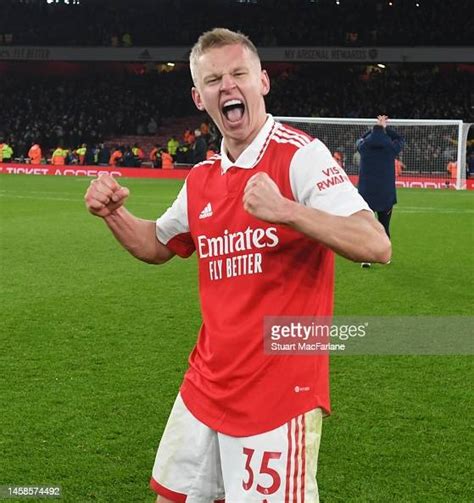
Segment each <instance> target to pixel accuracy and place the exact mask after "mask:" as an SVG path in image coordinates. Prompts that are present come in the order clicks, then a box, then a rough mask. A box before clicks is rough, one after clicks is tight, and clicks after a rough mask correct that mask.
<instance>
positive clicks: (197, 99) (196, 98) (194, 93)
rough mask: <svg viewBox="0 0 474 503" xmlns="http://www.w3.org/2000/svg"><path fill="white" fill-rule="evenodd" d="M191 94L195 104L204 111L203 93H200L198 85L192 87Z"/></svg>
mask: <svg viewBox="0 0 474 503" xmlns="http://www.w3.org/2000/svg"><path fill="white" fill-rule="evenodd" d="M191 96H192V97H193V101H194V104H195V105H196V108H197V109H198V110H200V111H201V112H204V110H205V108H204V103H203V102H202V99H201V95H200V94H199V91H198V90H197V88H196V87H193V88H192V89H191Z"/></svg>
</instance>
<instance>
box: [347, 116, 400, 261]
mask: <svg viewBox="0 0 474 503" xmlns="http://www.w3.org/2000/svg"><path fill="white" fill-rule="evenodd" d="M387 121H388V117H387V116H386V115H379V116H378V117H377V123H376V124H375V126H374V127H373V128H372V129H371V130H369V131H367V133H365V134H364V136H362V138H360V139H359V140H357V142H356V147H357V150H358V151H359V153H360V172H359V184H358V190H359V194H360V195H361V196H362V197H363V198H364V199H365V201H366V202H367V204H368V205H369V207H370V209H371V210H372V211H374V212H376V213H377V218H378V219H379V222H380V223H381V224H382V225H383V227H384V229H385V232H386V234H387V236H388V237H390V219H391V218H392V210H393V206H394V205H395V204H396V203H397V191H396V187H395V159H396V157H397V156H398V155H399V154H400V152H401V151H402V149H403V146H404V143H405V141H404V139H403V138H402V137H401V136H400V135H399V134H398V133H397V132H396V131H395V130H394V129H392V128H389V127H387ZM361 265H362V267H370V265H371V264H370V262H362V264H361Z"/></svg>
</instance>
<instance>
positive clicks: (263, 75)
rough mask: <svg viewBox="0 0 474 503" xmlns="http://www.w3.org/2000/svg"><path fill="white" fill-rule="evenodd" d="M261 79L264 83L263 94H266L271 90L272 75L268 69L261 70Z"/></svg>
mask: <svg viewBox="0 0 474 503" xmlns="http://www.w3.org/2000/svg"><path fill="white" fill-rule="evenodd" d="M260 80H261V83H262V96H266V95H267V94H268V93H269V92H270V77H269V76H268V73H267V71H266V70H262V71H261V72H260Z"/></svg>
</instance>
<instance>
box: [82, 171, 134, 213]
mask: <svg viewBox="0 0 474 503" xmlns="http://www.w3.org/2000/svg"><path fill="white" fill-rule="evenodd" d="M129 193H130V192H129V190H128V189H127V188H126V187H121V186H120V185H119V184H118V183H117V181H116V180H115V178H114V177H113V176H111V175H107V174H103V175H100V176H99V177H98V178H96V179H95V180H92V182H91V183H90V185H89V188H88V189H87V192H86V195H85V196H84V201H85V203H86V207H87V209H88V210H89V211H90V212H91V213H92V214H93V215H96V216H98V217H102V218H104V217H108V216H109V215H111V214H112V213H113V212H114V211H115V210H116V209H117V208H120V206H122V205H123V203H124V202H125V199H127V197H128V195H129Z"/></svg>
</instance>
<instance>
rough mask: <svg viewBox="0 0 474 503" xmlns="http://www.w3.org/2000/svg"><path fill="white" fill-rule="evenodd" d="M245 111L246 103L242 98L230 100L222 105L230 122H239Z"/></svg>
mask: <svg viewBox="0 0 474 503" xmlns="http://www.w3.org/2000/svg"><path fill="white" fill-rule="evenodd" d="M244 112H245V105H244V104H243V103H242V101H240V100H229V101H226V102H225V103H224V105H223V106H222V113H223V115H224V117H225V118H226V119H227V120H228V121H229V122H239V121H240V120H241V119H242V117H243V116H244Z"/></svg>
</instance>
